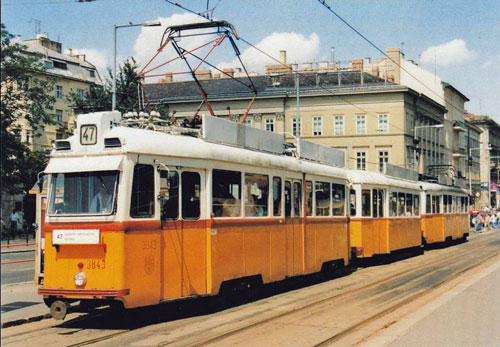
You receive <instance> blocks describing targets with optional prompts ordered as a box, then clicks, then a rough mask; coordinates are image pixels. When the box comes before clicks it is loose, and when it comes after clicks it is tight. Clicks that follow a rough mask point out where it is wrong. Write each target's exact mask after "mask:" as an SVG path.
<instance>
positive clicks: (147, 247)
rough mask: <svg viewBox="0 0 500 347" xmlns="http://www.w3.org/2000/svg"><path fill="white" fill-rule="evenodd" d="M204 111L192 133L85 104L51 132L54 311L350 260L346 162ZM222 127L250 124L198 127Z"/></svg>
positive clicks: (189, 291)
mask: <svg viewBox="0 0 500 347" xmlns="http://www.w3.org/2000/svg"><path fill="white" fill-rule="evenodd" d="M210 119H211V120H210V122H208V121H206V122H204V124H203V127H204V129H203V130H202V131H199V130H197V129H181V128H176V127H170V126H166V125H162V124H161V121H160V120H158V122H157V123H156V124H155V123H154V122H148V120H145V119H142V120H141V119H140V117H135V118H123V119H122V117H121V115H120V114H119V113H118V112H102V113H92V114H86V115H80V116H79V117H78V120H77V130H76V131H75V134H74V135H73V136H72V137H70V138H69V139H67V140H59V141H57V142H56V144H55V149H54V151H53V152H52V154H51V159H50V162H49V164H48V166H47V168H46V170H45V173H46V174H49V176H50V178H49V179H50V187H49V197H48V208H47V216H46V219H45V228H44V230H45V239H46V245H45V277H44V283H43V286H42V287H40V288H39V293H40V294H42V295H43V297H44V300H45V302H46V303H47V305H49V306H51V312H52V313H53V316H54V317H55V318H64V316H65V314H66V308H67V305H68V303H70V302H74V301H81V302H82V303H85V302H87V303H91V304H95V305H102V304H112V303H115V302H120V303H123V306H124V307H125V308H132V307H138V306H145V305H153V304H158V303H160V302H162V301H165V300H174V299H179V298H184V297H189V296H201V295H214V294H217V293H218V292H219V290H220V288H221V286H222V285H224V284H228V283H229V284H231V283H233V282H234V281H235V280H237V283H238V284H240V285H241V284H242V283H243V284H245V285H249V284H253V283H267V282H272V281H278V280H282V279H284V278H286V277H290V276H296V275H303V274H308V273H312V272H318V271H320V270H322V269H325V268H330V267H334V266H344V265H346V264H348V263H349V256H350V252H349V242H348V217H347V211H346V202H345V196H346V186H347V172H346V171H345V170H344V169H341V168H338V167H334V166H332V165H324V164H321V163H318V162H314V161H313V160H305V159H301V158H299V157H294V156H287V155H283V153H282V152H283V141H284V138H283V136H282V135H277V134H272V133H269V132H265V131H262V130H258V129H253V128H248V129H247V130H245V129H243V128H242V127H244V125H240V124H237V123H234V122H230V121H225V120H222V119H217V118H215V117H210ZM213 122H215V123H213ZM209 123H210V124H212V126H211V128H208V127H209V125H210V124H209ZM231 127H236V128H235V129H233V130H234V131H233V132H231V131H230V130H225V129H230V128H231ZM245 128H247V127H245ZM220 129H223V130H222V131H223V132H225V134H222V135H221V136H222V137H224V136H226V137H228V136H229V137H231V136H233V137H234V139H235V141H236V142H235V143H238V141H240V140H241V138H240V137H241V136H242V131H249V132H251V133H248V134H247V135H248V136H246V137H247V142H245V143H246V144H243V145H228V144H224V143H218V142H219V141H218V138H217V137H215V140H214V139H211V138H204V137H203V136H205V135H204V134H205V133H210V131H212V132H213V131H215V132H217V131H218V130H219V131H220ZM159 130H161V131H159ZM182 133H187V135H188V136H183V135H182ZM200 133H201V135H200ZM200 136H201V137H202V138H200ZM243 137H245V136H243ZM234 139H233V140H234ZM256 139H257V140H258V141H257V142H258V143H256V144H255V143H251V141H255V140H256ZM224 141H225V140H224V139H223V140H222V142H224ZM228 141H229V142H231V140H228ZM266 146H267V147H266ZM245 147H247V148H245ZM248 147H249V148H251V149H248ZM256 147H259V148H260V149H261V150H255V148H256Z"/></svg>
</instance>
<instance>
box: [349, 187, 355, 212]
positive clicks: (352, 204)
mask: <svg viewBox="0 0 500 347" xmlns="http://www.w3.org/2000/svg"><path fill="white" fill-rule="evenodd" d="M349 215H350V216H356V191H355V190H354V189H350V190H349Z"/></svg>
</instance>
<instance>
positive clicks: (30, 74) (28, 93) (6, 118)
mask: <svg viewBox="0 0 500 347" xmlns="http://www.w3.org/2000/svg"><path fill="white" fill-rule="evenodd" d="M1 30H2V51H1V75H2V77H1V78H2V79H1V81H2V82H1V96H2V102H1V122H0V123H1V124H0V128H1V129H0V131H1V133H0V137H1V180H2V181H1V183H0V185H1V187H2V192H3V193H8V194H18V193H21V192H22V191H27V190H29V189H30V188H31V187H32V185H33V184H34V182H35V181H36V174H37V173H38V172H39V171H42V170H43V169H44V167H45V165H46V163H47V160H48V158H47V153H46V152H42V151H36V152H32V151H31V150H30V149H29V147H28V146H27V145H26V144H25V143H23V142H22V139H21V122H22V121H23V120H24V121H25V122H26V124H27V125H28V126H29V127H30V128H31V129H32V134H33V136H37V134H39V133H40V131H41V130H43V129H44V126H45V125H49V124H55V120H54V119H53V117H52V115H51V114H50V113H49V111H50V110H51V109H52V105H53V103H54V102H55V98H54V96H52V95H51V91H52V90H53V89H54V82H53V81H52V80H51V79H50V78H49V77H48V76H47V75H46V73H45V71H46V70H45V67H44V64H43V61H42V55H40V54H34V53H31V52H28V51H27V50H26V46H24V45H21V44H19V43H16V42H13V41H12V38H13V37H14V36H13V35H12V34H10V33H9V32H8V31H7V30H6V28H5V25H4V24H3V23H2V24H1Z"/></svg>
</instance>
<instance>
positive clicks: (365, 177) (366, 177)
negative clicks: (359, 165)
mask: <svg viewBox="0 0 500 347" xmlns="http://www.w3.org/2000/svg"><path fill="white" fill-rule="evenodd" d="M348 177H349V180H350V181H351V182H352V183H354V184H373V185H377V186H388V187H400V188H407V189H415V190H420V186H419V184H418V182H413V181H407V180H403V179H398V178H394V177H389V176H385V175H383V174H381V173H379V172H373V171H361V170H348Z"/></svg>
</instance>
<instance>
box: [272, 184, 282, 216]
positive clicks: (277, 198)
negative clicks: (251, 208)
mask: <svg viewBox="0 0 500 347" xmlns="http://www.w3.org/2000/svg"><path fill="white" fill-rule="evenodd" d="M273 216H281V178H280V177H273Z"/></svg>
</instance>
